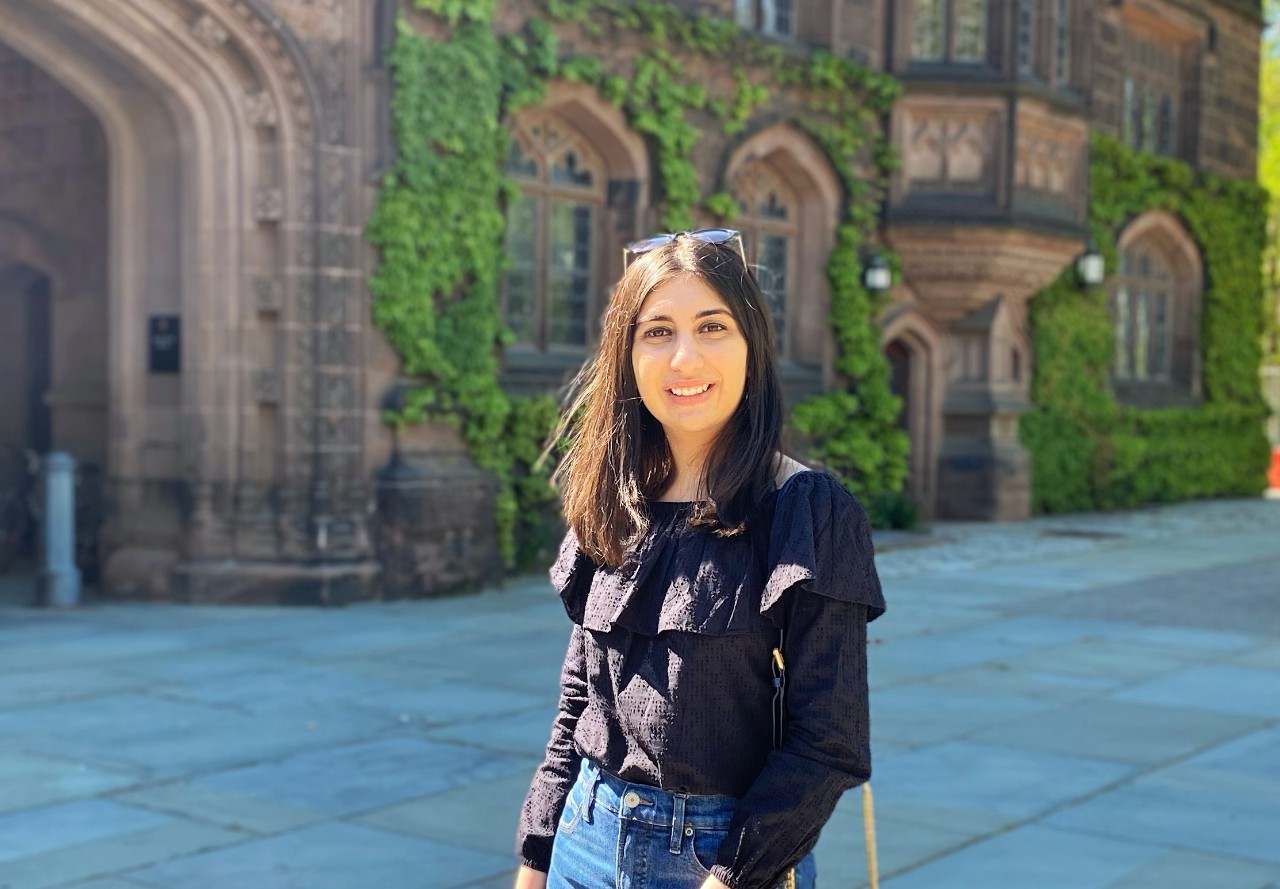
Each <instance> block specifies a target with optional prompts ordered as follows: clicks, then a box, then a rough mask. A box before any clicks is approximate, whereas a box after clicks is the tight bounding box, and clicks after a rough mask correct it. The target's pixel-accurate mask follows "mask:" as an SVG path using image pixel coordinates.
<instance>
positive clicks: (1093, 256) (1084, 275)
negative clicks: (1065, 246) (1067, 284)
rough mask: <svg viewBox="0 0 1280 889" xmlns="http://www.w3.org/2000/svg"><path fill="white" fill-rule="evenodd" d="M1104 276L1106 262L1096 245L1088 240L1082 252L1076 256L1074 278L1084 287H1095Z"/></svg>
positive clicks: (1105, 273)
mask: <svg viewBox="0 0 1280 889" xmlns="http://www.w3.org/2000/svg"><path fill="white" fill-rule="evenodd" d="M1106 276H1107V268H1106V264H1105V262H1104V261H1103V259H1102V254H1101V253H1099V252H1098V245H1097V244H1095V243H1094V242H1093V241H1089V243H1088V244H1086V245H1085V248H1084V252H1083V253H1081V254H1080V255H1079V256H1077V257H1076V280H1078V281H1079V282H1080V284H1081V285H1082V286H1084V287H1097V286H1098V285H1099V284H1101V283H1102V282H1103V280H1104V279H1105V278H1106Z"/></svg>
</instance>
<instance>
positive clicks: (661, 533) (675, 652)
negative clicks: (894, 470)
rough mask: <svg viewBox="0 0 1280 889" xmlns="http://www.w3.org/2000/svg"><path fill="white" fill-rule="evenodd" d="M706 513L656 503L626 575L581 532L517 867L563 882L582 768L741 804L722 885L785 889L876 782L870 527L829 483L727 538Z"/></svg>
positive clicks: (558, 568) (568, 565) (555, 570)
mask: <svg viewBox="0 0 1280 889" xmlns="http://www.w3.org/2000/svg"><path fill="white" fill-rule="evenodd" d="M689 508H690V507H689V504H685V503H665V502H652V503H650V517H651V523H650V525H651V526H650V529H649V533H648V534H647V535H646V536H645V537H644V539H643V540H642V541H641V542H640V543H639V544H637V545H636V546H635V547H633V548H632V550H631V551H630V552H629V553H628V555H627V558H626V560H625V561H624V562H623V564H622V565H620V566H619V567H618V568H616V569H614V568H609V567H607V566H597V565H596V564H595V563H594V562H593V561H592V560H591V559H590V558H588V557H587V556H586V555H584V554H583V553H582V552H581V551H580V550H579V549H578V546H577V540H576V539H575V537H574V535H573V532H572V531H570V532H569V533H568V534H567V535H566V537H565V540H564V543H563V545H562V546H561V549H560V556H559V559H558V560H557V561H556V563H555V565H553V566H552V568H551V580H552V583H553V584H554V585H555V587H556V589H557V590H558V591H559V593H560V597H561V599H562V600H563V601H564V606H565V610H566V611H567V612H568V614H569V617H570V618H571V619H572V621H573V624H574V626H573V629H572V632H571V634H570V639H569V649H568V652H567V653H566V655H565V661H564V667H563V670H562V672H561V695H560V705H559V712H558V714H557V715H556V718H555V721H554V722H553V724H552V729H551V739H550V741H549V743H548V744H547V752H546V757H545V759H544V761H543V763H542V765H540V766H539V767H538V769H537V771H536V772H535V773H534V777H533V783H532V786H531V787H530V789H529V794H528V797H527V798H526V799H525V803H524V808H523V810H522V812H521V818H520V827H519V831H518V836H517V853H518V854H519V856H520V858H521V860H522V861H523V862H524V863H525V864H526V865H528V866H529V867H532V868H534V869H536V870H541V871H546V870H547V869H548V868H549V867H550V862H551V847H552V842H553V840H554V838H555V831H556V825H557V823H558V822H559V819H560V814H561V810H562V809H563V807H564V801H565V797H566V796H567V795H568V792H569V788H570V787H571V786H572V784H573V781H574V779H575V778H576V777H577V772H578V766H579V764H580V761H581V757H582V756H587V757H590V758H591V759H592V760H594V761H595V762H596V764H598V765H599V766H600V767H601V768H602V769H604V770H605V771H607V772H611V773H612V774H614V775H616V776H618V777H619V778H622V779H623V780H625V781H631V782H635V783H643V784H648V785H651V786H656V787H660V788H662V789H663V790H667V791H671V792H682V793H692V794H725V795H729V796H734V797H737V798H738V800H739V802H738V806H737V810H736V813H735V815H734V818H733V821H732V824H731V825H730V828H729V832H728V835H727V837H726V838H725V840H724V842H723V844H722V845H721V847H720V853H719V859H718V861H717V863H716V865H715V867H713V868H712V873H713V874H714V875H715V876H716V877H717V878H718V879H719V880H721V881H722V882H724V883H726V884H727V885H729V886H730V887H733V889H769V887H771V886H774V885H775V884H776V883H777V882H778V880H779V879H780V878H781V877H782V875H783V874H784V873H785V872H786V870H787V869H788V868H789V867H791V866H793V865H794V864H795V863H796V862H798V861H799V860H800V859H801V858H803V857H804V856H805V855H806V854H807V853H808V852H809V850H811V849H812V848H813V846H814V845H815V844H816V843H817V841H818V833H819V831H820V830H821V828H822V825H823V824H825V823H826V821H827V819H828V818H829V817H830V815H831V812H832V810H833V809H834V808H835V805H836V802H837V801H838V800H839V798H840V795H841V794H842V793H844V791H845V790H847V789H849V788H851V787H854V786H856V785H858V784H861V783H862V782H864V781H866V780H867V779H868V778H869V777H870V776H871V746H870V732H869V721H868V706H867V672H866V669H867V667H866V625H867V623H868V621H872V620H875V619H876V618H877V617H879V616H880V615H881V614H883V613H884V610H885V604H884V598H883V596H882V594H881V591H880V580H879V578H878V577H877V575H876V569H875V563H874V552H873V549H872V543H871V531H870V525H869V523H868V521H867V516H866V513H865V512H864V511H863V509H862V507H861V506H860V505H859V504H858V502H857V500H855V499H854V497H853V496H852V495H851V494H849V493H848V492H847V491H846V490H845V489H844V488H843V487H842V486H841V485H840V483H839V482H837V481H836V480H835V479H834V478H832V477H831V476H829V475H826V474H823V473H819V472H812V471H804V472H800V473H797V474H796V475H794V476H792V477H791V478H790V479H789V480H788V481H787V482H786V483H785V484H784V485H783V487H782V489H781V490H780V491H779V492H778V494H777V496H776V498H774V499H771V500H770V501H769V502H768V503H766V504H764V505H763V506H762V508H761V511H760V512H759V514H758V515H757V516H756V517H755V518H753V519H751V520H749V521H748V531H747V533H745V534H740V535H736V536H731V537H721V536H717V535H715V534H714V533H713V532H711V531H709V530H707V529H705V528H690V527H688V525H687V519H688V513H689ZM783 626H785V643H784V646H783V651H784V653H785V655H786V660H787V697H786V701H787V722H786V731H785V736H784V737H785V740H784V742H783V745H782V746H781V747H780V748H778V749H774V742H773V712H772V706H773V704H772V702H773V686H772V680H773V672H772V669H771V666H770V654H771V652H772V650H773V647H774V646H775V645H776V644H777V642H778V631H779V628H780V627H783Z"/></svg>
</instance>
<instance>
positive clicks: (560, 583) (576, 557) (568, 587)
mask: <svg viewBox="0 0 1280 889" xmlns="http://www.w3.org/2000/svg"><path fill="white" fill-rule="evenodd" d="M591 567H592V563H591V559H589V558H588V557H587V556H586V554H585V553H583V552H582V550H581V549H579V548H578V536H577V535H576V534H574V533H573V529H572V528H570V529H569V531H568V533H566V534H565V535H564V540H563V541H561V543H560V553H559V555H557V556H556V560H555V562H554V563H553V564H552V565H551V570H550V574H551V585H552V586H553V587H555V591H556V592H557V593H558V594H559V595H560V601H562V602H563V603H564V610H565V612H566V613H567V614H568V615H569V620H571V621H573V622H574V623H575V624H581V623H582V616H583V607H584V606H585V604H586V601H585V600H586V597H585V596H583V595H582V594H581V593H580V592H579V591H578V587H580V586H584V585H585V584H584V583H582V582H581V581H583V580H584V577H585V576H586V575H589V574H590V573H591Z"/></svg>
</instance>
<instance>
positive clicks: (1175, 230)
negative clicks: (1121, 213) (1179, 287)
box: [1116, 210, 1204, 287]
mask: <svg viewBox="0 0 1280 889" xmlns="http://www.w3.org/2000/svg"><path fill="white" fill-rule="evenodd" d="M1145 238H1151V239H1152V240H1154V241H1156V242H1157V243H1159V244H1160V245H1161V246H1162V247H1164V249H1165V251H1166V252H1167V253H1168V255H1169V256H1170V258H1171V259H1172V260H1173V261H1174V264H1175V268H1176V271H1177V274H1178V277H1180V278H1186V279H1188V280H1190V281H1194V282H1195V283H1196V285H1197V287H1201V286H1203V282H1204V260H1203V259H1202V258H1201V256H1200V247H1199V246H1198V245H1197V244H1196V241H1195V239H1194V238H1193V237H1191V233H1190V232H1188V231H1187V227H1186V225H1184V224H1183V222H1182V220H1181V219H1179V218H1178V217H1177V216H1175V215H1174V214H1172V213H1170V212H1169V211H1168V210H1148V211H1147V212H1146V213H1143V214H1142V215H1141V216H1139V217H1137V218H1135V219H1133V220H1131V221H1130V222H1129V224H1128V225H1126V226H1125V227H1124V228H1123V229H1121V230H1120V236H1119V238H1117V240H1116V249H1117V250H1124V249H1125V248H1126V247H1129V246H1130V245H1132V244H1133V243H1135V242H1137V241H1139V240H1143V239H1145Z"/></svg>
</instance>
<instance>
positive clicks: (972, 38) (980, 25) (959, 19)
mask: <svg viewBox="0 0 1280 889" xmlns="http://www.w3.org/2000/svg"><path fill="white" fill-rule="evenodd" d="M955 20H956V21H955V26H956V40H955V53H954V54H953V56H952V58H953V59H954V60H955V61H957V62H981V61H984V60H985V59H986V57H987V3H986V0H955Z"/></svg>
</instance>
